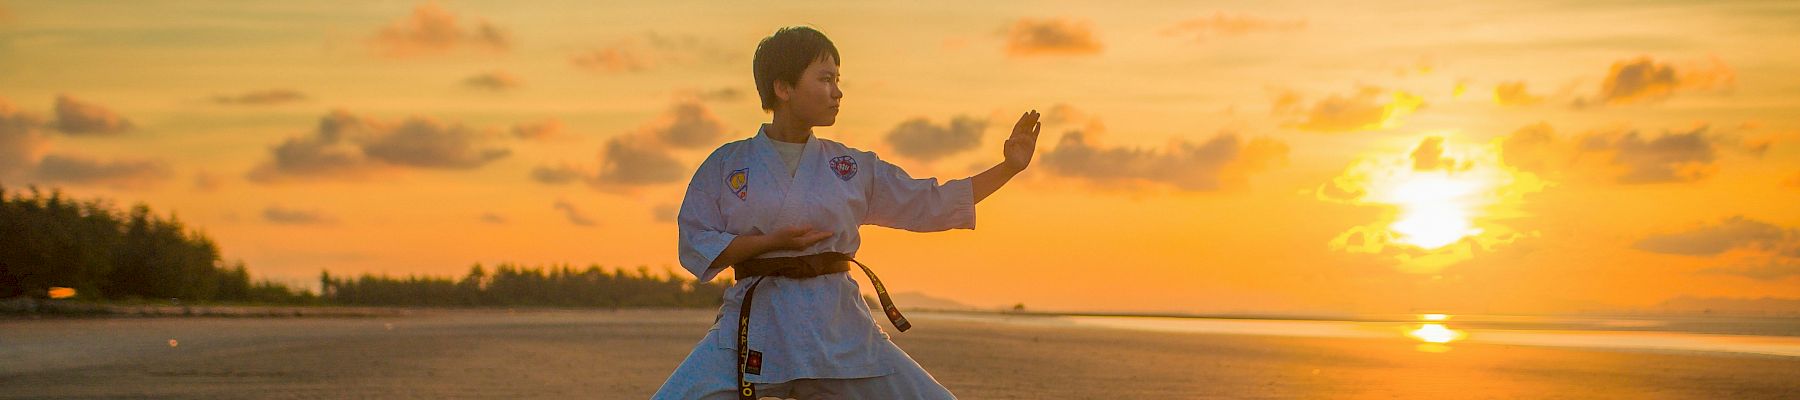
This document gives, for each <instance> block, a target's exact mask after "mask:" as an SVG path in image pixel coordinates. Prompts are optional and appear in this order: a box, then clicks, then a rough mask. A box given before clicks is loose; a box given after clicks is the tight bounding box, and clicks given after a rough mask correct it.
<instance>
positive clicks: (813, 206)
mask: <svg viewBox="0 0 1800 400" xmlns="http://www.w3.org/2000/svg"><path fill="white" fill-rule="evenodd" d="M764 128H765V129H766V128H767V125H764ZM772 140H773V139H770V138H769V137H768V135H767V134H766V133H764V132H763V131H762V130H760V129H759V130H758V131H757V133H756V136H755V137H751V138H748V139H744V140H739V141H735V142H731V143H726V144H725V145H723V146H720V147H719V149H718V150H715V151H713V153H712V154H711V155H709V156H707V157H706V161H703V162H701V164H700V167H699V168H698V170H697V171H695V173H694V177H693V180H692V181H691V182H689V183H688V189H687V195H686V198H684V199H682V203H681V212H680V215H679V216H678V217H677V219H676V220H677V225H678V230H679V234H680V246H679V247H680V248H679V252H680V260H681V265H682V267H684V268H686V269H687V270H688V271H689V272H692V273H693V274H694V276H695V277H697V278H698V279H700V280H701V281H707V280H711V279H713V277H715V276H717V275H718V274H719V273H720V272H722V268H719V269H709V268H707V267H708V266H710V265H711V264H712V261H713V259H714V258H716V257H718V255H719V252H720V251H722V250H724V249H725V245H727V244H729V243H731V240H732V239H733V238H736V237H737V235H739V234H751V233H768V232H775V231H777V230H778V229H780V228H783V227H788V226H800V225H810V226H812V228H813V229H817V230H830V231H832V232H834V234H833V235H832V236H831V237H828V238H826V239H824V240H822V241H819V242H818V243H815V244H813V245H812V246H811V247H808V248H806V249H802V250H783V251H773V252H769V253H764V254H761V255H758V256H757V257H758V258H767V257H789V256H800V255H808V254H816V253H823V252H841V253H845V254H849V255H851V256H855V255H856V250H857V248H858V247H859V246H860V245H861V243H862V236H861V235H860V234H859V233H858V232H857V229H858V228H859V227H860V226H861V225H864V224H871V225H880V226H886V227H891V228H897V229H905V230H910V231H917V232H934V231H942V230H948V229H956V228H961V229H974V228H975V199H974V192H973V187H972V186H971V185H970V181H969V179H958V180H951V181H947V182H945V183H943V184H942V185H940V184H938V181H937V179H935V178H927V179H913V178H912V177H911V176H909V175H907V174H906V172H905V171H903V170H901V169H900V168H899V167H896V166H894V165H893V164H889V163H887V162H886V161H882V160H881V159H880V158H878V157H877V156H876V155H875V153H872V152H867V151H861V150H857V149H853V148H850V147H846V146H844V145H843V144H840V143H837V142H833V141H830V140H825V139H821V138H818V137H816V136H815V137H812V138H810V139H809V140H807V142H806V145H805V149H804V150H803V151H802V152H801V155H800V161H799V162H800V164H799V168H798V170H797V171H796V172H794V174H793V176H788V170H787V168H786V166H785V165H783V164H782V161H781V159H780V158H779V156H778V155H777V154H776V151H775V148H774V145H773V144H772ZM733 175H739V176H738V177H734V176H733ZM867 264H869V265H870V267H871V268H874V269H875V270H876V272H877V273H880V270H881V269H882V268H883V267H884V265H883V264H881V263H880V262H879V261H876V262H869V263H867ZM888 267H889V268H903V267H904V266H888ZM859 271H860V270H859V269H856V268H851V270H850V272H839V273H833V274H828V275H822V276H818V277H813V278H808V279H798V280H796V279H790V278H782V277H767V278H764V281H763V282H762V285H761V286H758V287H757V290H756V300H755V301H754V302H753V303H752V305H751V308H752V309H751V311H750V346H749V347H750V349H751V350H756V351H759V352H761V353H762V357H763V364H762V372H761V374H758V375H749V374H746V375H745V379H746V380H748V381H749V382H752V383H757V384H758V385H756V386H757V389H758V394H757V395H758V396H765V395H771V394H773V395H780V394H783V393H790V392H791V393H802V394H804V393H825V392H835V393H837V395H839V396H848V397H846V398H928V399H939V398H953V397H952V396H951V394H950V392H949V391H948V390H945V389H944V388H943V386H941V385H939V384H938V383H937V381H936V380H934V379H932V378H931V376H930V374H928V373H926V372H925V371H924V369H922V368H920V367H919V365H918V364H917V363H915V362H913V361H912V359H911V358H910V357H908V356H906V353H904V352H902V351H900V349H899V348H898V347H896V346H894V344H893V342H891V341H889V340H888V336H887V333H886V332H885V331H883V329H882V328H881V326H880V325H878V323H877V322H876V320H875V319H874V318H871V316H870V312H869V307H868V305H867V304H865V303H864V302H863V298H862V296H861V294H860V293H861V292H860V291H859V290H858V285H857V282H856V280H854V279H852V276H851V273H852V272H854V273H857V274H860V272H859ZM752 281H753V280H748V279H747V280H741V281H738V282H737V283H736V284H735V285H733V286H732V287H731V288H730V289H727V290H726V291H725V299H724V304H723V305H722V306H721V307H720V308H719V310H720V314H719V317H723V316H724V315H727V314H729V315H732V316H733V318H732V319H724V318H717V317H715V322H714V323H713V327H712V329H711V330H710V331H707V333H706V337H705V338H704V339H702V340H701V341H700V343H699V344H698V345H697V346H695V348H694V351H693V352H692V353H691V354H689V355H688V357H687V359H686V360H684V361H682V364H681V366H680V367H678V368H677V369H676V370H675V372H674V373H673V374H671V375H670V376H669V380H668V381H666V382H664V383H663V386H662V388H661V389H660V390H658V392H657V394H656V396H655V398H657V399H692V398H714V397H716V398H721V399H726V398H736V394H737V374H736V371H737V351H736V345H737V329H738V328H737V323H736V322H737V321H736V320H737V318H736V315H737V312H738V307H739V305H740V304H742V301H743V298H744V291H745V289H746V288H747V287H748V286H749V284H750V282H752ZM890 284H891V282H890ZM883 319H885V318H883ZM886 323H887V321H881V322H880V324H886ZM790 381H793V382H790ZM784 382H785V384H782V383H784ZM772 384H774V385H772ZM819 387H823V389H818V390H812V389H809V388H819Z"/></svg>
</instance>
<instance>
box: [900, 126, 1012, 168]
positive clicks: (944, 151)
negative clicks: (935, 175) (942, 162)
mask: <svg viewBox="0 0 1800 400" xmlns="http://www.w3.org/2000/svg"><path fill="white" fill-rule="evenodd" d="M986 128H987V121H986V120H983V119H979V118H975V117H969V116H957V117H955V118H952V119H951V120H950V121H949V122H948V123H945V124H943V125H934V124H932V123H931V121H929V120H926V119H925V118H913V119H909V120H906V121H904V122H901V123H900V125H898V126H895V127H894V129H893V130H890V131H888V134H887V142H888V145H889V146H893V148H894V152H895V153H897V154H900V155H902V156H906V157H909V158H912V159H915V160H919V161H924V162H932V161H937V160H939V159H942V158H944V157H949V156H952V155H956V154H959V153H963V152H967V151H969V150H974V149H975V147H976V146H979V145H980V144H981V132H982V130H984V129H986Z"/></svg>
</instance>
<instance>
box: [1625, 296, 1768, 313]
mask: <svg viewBox="0 0 1800 400" xmlns="http://www.w3.org/2000/svg"><path fill="white" fill-rule="evenodd" d="M1652 310H1654V311H1661V312H1670V313H1679V314H1731V315H1800V299H1796V298H1780V297H1763V298H1734V297H1691V296H1681V297H1676V298H1672V299H1668V300H1664V301H1663V302H1662V303H1660V304H1657V305H1656V306H1654V307H1652Z"/></svg>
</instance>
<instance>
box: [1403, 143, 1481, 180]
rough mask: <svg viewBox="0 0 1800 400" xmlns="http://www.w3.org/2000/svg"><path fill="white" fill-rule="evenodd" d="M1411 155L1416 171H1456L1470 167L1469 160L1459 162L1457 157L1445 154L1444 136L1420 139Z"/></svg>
mask: <svg viewBox="0 0 1800 400" xmlns="http://www.w3.org/2000/svg"><path fill="white" fill-rule="evenodd" d="M1410 157H1411V158H1412V161H1413V170H1414V171H1432V170H1444V171H1450V172H1456V171H1459V170H1465V169H1469V168H1470V165H1469V164H1468V163H1467V162H1465V163H1462V164H1458V163H1457V162H1456V159H1455V158H1450V157H1446V156H1444V137H1442V136H1428V137H1426V138H1425V139H1423V140H1420V141H1419V146H1418V147H1415V148H1413V152H1412V154H1411V155H1410Z"/></svg>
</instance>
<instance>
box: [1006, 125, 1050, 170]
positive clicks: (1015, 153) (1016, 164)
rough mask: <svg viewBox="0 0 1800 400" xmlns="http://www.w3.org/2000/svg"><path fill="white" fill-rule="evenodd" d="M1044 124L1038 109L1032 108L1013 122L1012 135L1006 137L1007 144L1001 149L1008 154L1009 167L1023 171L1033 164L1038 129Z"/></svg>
mask: <svg viewBox="0 0 1800 400" xmlns="http://www.w3.org/2000/svg"><path fill="white" fill-rule="evenodd" d="M1043 127H1044V124H1042V123H1039V122H1038V112H1037V110H1031V112H1027V113H1025V114H1023V115H1020V116H1019V122H1018V123H1016V124H1013V131H1012V136H1011V137H1008V138H1006V145H1005V147H1004V148H1003V149H1002V150H1001V151H1002V152H1003V153H1004V154H1005V155H1006V162H1005V164H1004V165H1006V167H1007V168H1011V169H1012V170H1013V171H1023V170H1025V167H1026V166H1029V165H1031V155H1032V154H1033V153H1036V152H1037V138H1038V131H1040V130H1043Z"/></svg>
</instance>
